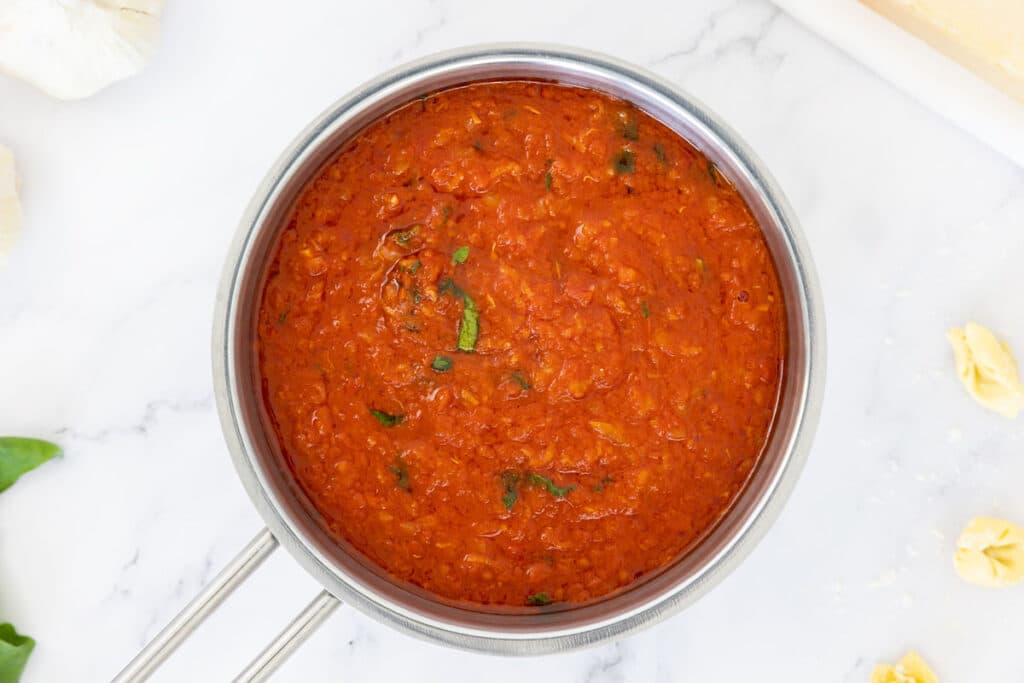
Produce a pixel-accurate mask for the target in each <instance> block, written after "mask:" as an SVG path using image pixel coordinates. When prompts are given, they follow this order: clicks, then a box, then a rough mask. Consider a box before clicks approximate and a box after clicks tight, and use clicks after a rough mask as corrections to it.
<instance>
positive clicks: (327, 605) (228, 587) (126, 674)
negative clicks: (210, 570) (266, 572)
mask: <svg viewBox="0 0 1024 683" xmlns="http://www.w3.org/2000/svg"><path fill="white" fill-rule="evenodd" d="M275 548H277V539H275V538H274V536H273V535H272V534H271V533H270V531H269V530H268V529H264V530H263V531H261V532H260V533H259V534H257V535H256V538H254V539H252V541H250V542H249V545H247V546H245V548H244V549H243V550H242V552H240V553H239V554H238V555H237V556H236V557H235V559H233V560H231V563H230V564H228V566H226V567H225V568H224V569H223V570H222V571H221V572H220V574H217V576H216V577H215V578H214V579H213V581H211V582H210V583H209V585H207V586H206V587H205V588H203V590H202V592H200V593H199V595H197V596H196V597H195V598H194V599H193V600H192V602H190V603H189V604H188V605H187V606H186V607H185V609H183V610H181V612H179V613H178V615H177V616H176V617H174V619H172V620H171V622H170V623H169V624H167V626H165V627H164V629H163V630H162V631H160V633H158V634H157V635H156V637H155V638H153V640H151V641H150V642H149V643H148V644H147V645H146V647H144V648H142V650H141V651H140V652H139V654H137V655H136V656H135V659H133V660H132V661H131V662H129V663H128V666H126V667H125V668H124V669H122V670H121V673H119V674H118V675H117V676H115V677H114V679H113V683H141V681H145V680H146V679H147V678H149V677H150V676H151V675H152V674H153V671H155V670H156V668H157V667H158V666H160V664H162V663H163V661H164V660H165V659H167V658H168V657H169V656H170V655H171V653H172V652H174V651H175V650H176V649H177V648H178V646H179V645H181V644H182V643H183V642H184V641H185V639H186V638H188V637H189V635H191V634H192V631H194V630H195V629H196V627H197V626H199V624H201V623H203V620H205V619H206V617H208V616H210V613H211V612H213V610H215V609H217V607H218V606H219V605H220V603H222V602H224V599H225V598H227V597H228V596H229V595H231V593H232V591H234V590H235V589H236V588H238V586H239V585H240V584H241V583H242V582H243V581H245V579H246V578H248V576H249V575H250V574H252V572H253V571H254V570H255V569H256V568H257V567H259V566H260V564H261V563H262V562H263V560H265V559H267V557H268V556H269V555H270V553H272V552H273V551H274V549H275ZM339 604H341V603H340V602H339V601H338V600H337V599H336V598H334V596H332V595H331V594H330V593H328V592H327V591H324V592H322V593H321V594H320V595H319V596H317V598H316V599H315V600H314V601H313V602H312V603H310V604H309V606H308V607H306V609H304V610H303V611H302V613H301V614H299V616H298V617H296V618H295V620H294V621H292V623H291V624H289V625H288V627H287V628H286V629H285V630H284V631H282V632H281V634H280V635H279V636H278V637H277V638H276V639H275V640H274V641H273V642H272V643H271V644H270V645H268V646H267V647H266V649H264V650H263V652H262V653H260V655H259V657H257V658H256V660H254V661H253V663H252V664H250V665H249V666H248V667H247V668H246V669H245V671H244V672H243V673H242V674H241V675H240V676H239V677H238V678H237V679H236V680H237V681H245V682H249V681H261V680H264V679H266V677H267V676H269V675H270V673H271V672H272V671H273V670H274V669H276V668H277V667H278V666H279V665H280V664H281V662H283V661H284V660H285V658H286V657H287V656H288V655H289V654H291V653H292V651H293V650H295V648H296V647H298V646H299V645H300V644H301V643H302V642H303V641H304V640H305V639H306V637H308V636H309V635H310V634H311V633H312V632H313V630H314V629H315V628H316V627H317V626H319V625H320V623H321V622H322V621H323V620H324V619H325V618H326V617H327V616H328V615H329V614H330V613H331V612H333V611H334V610H335V608H337V607H338V605H339Z"/></svg>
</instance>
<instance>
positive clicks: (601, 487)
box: [592, 477, 615, 493]
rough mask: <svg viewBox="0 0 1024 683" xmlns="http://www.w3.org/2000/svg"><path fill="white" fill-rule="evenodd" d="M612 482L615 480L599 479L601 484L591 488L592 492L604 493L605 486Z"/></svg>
mask: <svg viewBox="0 0 1024 683" xmlns="http://www.w3.org/2000/svg"><path fill="white" fill-rule="evenodd" d="M614 481H615V480H614V479H612V478H611V477H601V482H600V483H599V484H597V485H595V486H593V487H592V488H593V490H594V491H597V492H598V493H600V492H601V491H604V487H605V486H607V485H608V484H611V483H613V482H614Z"/></svg>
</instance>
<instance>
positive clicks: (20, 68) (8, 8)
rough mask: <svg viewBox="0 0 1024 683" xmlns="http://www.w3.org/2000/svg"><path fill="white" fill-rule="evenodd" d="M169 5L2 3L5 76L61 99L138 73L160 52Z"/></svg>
mask: <svg viewBox="0 0 1024 683" xmlns="http://www.w3.org/2000/svg"><path fill="white" fill-rule="evenodd" d="M162 7H163V0H0V73H7V74H9V75H11V76H14V77H16V78H20V79H23V80H25V81H28V82H29V83H31V84H32V85H35V86H36V87H38V88H39V89H40V90H43V91H44V92H47V93H49V94H50V95H53V96H54V97H59V98H61V99H68V100H70V99H78V98H82V97H88V96H89V95H92V94H94V93H96V92H97V91H99V90H101V89H103V88H104V87H106V86H108V85H110V84H111V83H114V82H115V81H119V80H121V79H124V78H128V77H129V76H131V75H133V74H136V73H138V72H139V71H141V70H142V68H143V67H145V66H146V64H147V63H149V60H150V59H151V58H152V56H153V53H154V52H155V51H156V47H157V43H158V41H159V34H160V10H161V9H162Z"/></svg>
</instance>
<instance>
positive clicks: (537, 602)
mask: <svg viewBox="0 0 1024 683" xmlns="http://www.w3.org/2000/svg"><path fill="white" fill-rule="evenodd" d="M526 604H527V605H530V606H531V607H543V606H544V605H550V604H551V597H550V596H548V594H547V593H535V594H533V595H531V596H530V597H528V598H526Z"/></svg>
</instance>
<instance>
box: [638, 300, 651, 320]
mask: <svg viewBox="0 0 1024 683" xmlns="http://www.w3.org/2000/svg"><path fill="white" fill-rule="evenodd" d="M640 313H642V314H643V316H644V317H645V318H650V317H651V309H650V308H648V307H647V302H646V301H641V302H640Z"/></svg>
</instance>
